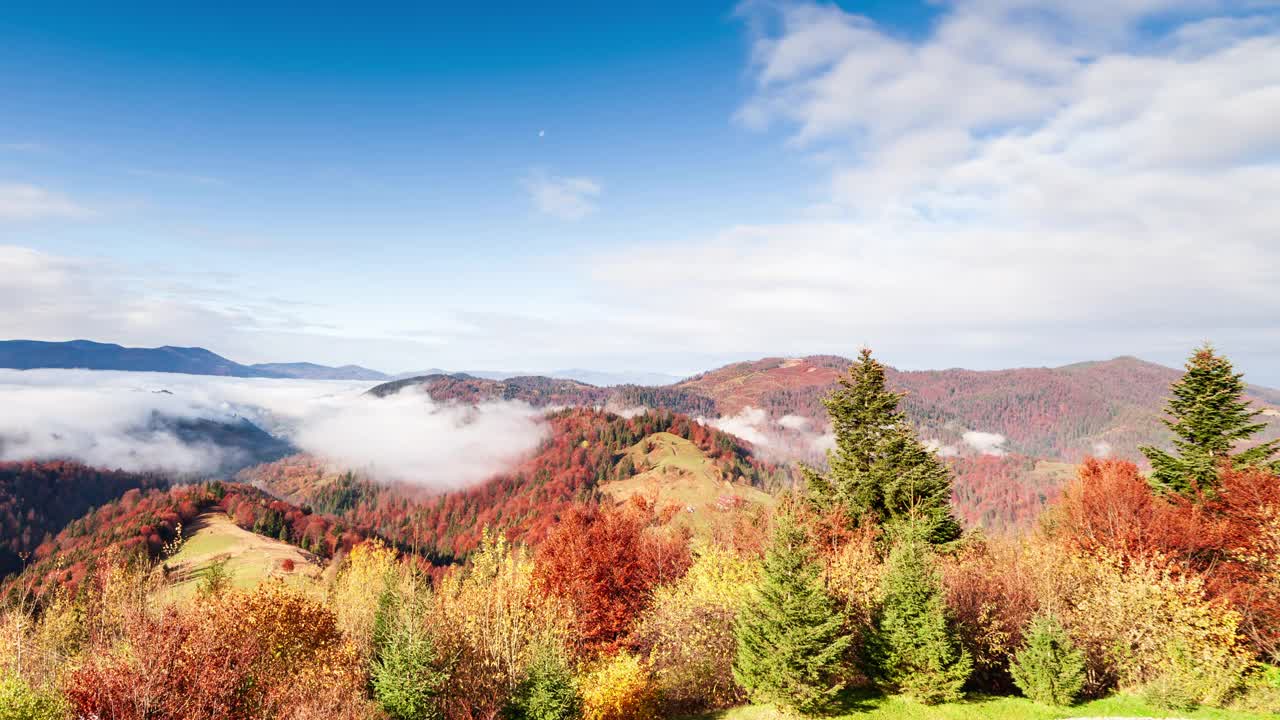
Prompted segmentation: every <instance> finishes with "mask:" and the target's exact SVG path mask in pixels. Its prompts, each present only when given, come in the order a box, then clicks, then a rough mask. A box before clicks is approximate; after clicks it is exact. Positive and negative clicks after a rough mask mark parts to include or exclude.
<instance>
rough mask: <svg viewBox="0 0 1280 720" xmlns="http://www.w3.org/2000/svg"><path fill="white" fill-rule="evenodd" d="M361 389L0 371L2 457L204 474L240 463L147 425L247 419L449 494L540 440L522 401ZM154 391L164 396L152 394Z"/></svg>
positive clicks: (313, 448) (536, 418)
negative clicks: (444, 399) (384, 394)
mask: <svg viewBox="0 0 1280 720" xmlns="http://www.w3.org/2000/svg"><path fill="white" fill-rule="evenodd" d="M368 387H369V383H356V382H347V381H302V380H272V379H257V378H220V377H204V376H194V375H180V374H170V373H124V372H112V371H89V370H27V371H17V370H0V408H3V411H2V412H0V459H4V460H22V459H49V458H73V459H76V460H80V461H82V462H85V463H88V464H92V465H98V466H104V467H111V468H121V469H127V470H161V471H168V472H181V473H207V472H214V471H216V470H217V469H218V468H220V467H223V466H225V465H226V464H228V463H233V462H235V461H236V460H238V459H239V458H237V457H235V456H234V451H231V450H228V449H227V448H225V447H220V446H216V445H213V444H210V443H194V444H193V443H191V442H185V441H184V440H183V439H182V438H180V437H179V434H178V433H176V432H175V431H174V430H173V429H172V427H171V426H170V425H168V424H160V425H157V424H156V423H155V422H154V420H155V418H156V417H157V416H160V417H163V418H171V419H179V420H213V421H219V422H235V421H239V420H240V419H247V420H249V421H251V422H253V423H254V424H256V425H258V426H259V427H261V428H263V429H264V430H267V431H269V432H271V433H273V434H275V435H277V436H279V437H282V438H286V439H288V440H289V441H291V442H292V443H293V444H294V445H295V446H297V447H298V448H300V449H302V450H305V451H307V452H310V453H312V454H315V455H317V456H319V457H322V458H325V459H327V460H329V461H331V462H332V463H333V464H334V465H335V466H338V467H342V468H350V469H359V470H363V471H366V472H369V473H370V474H372V475H373V476H374V477H377V478H379V479H383V480H395V481H401V482H410V483H415V484H420V485H423V486H426V487H430V488H433V489H452V488H458V487H463V486H466V485H469V484H473V483H476V482H480V481H482V480H484V479H486V478H488V477H491V476H492V475H494V474H496V473H498V472H501V471H502V470H504V469H506V468H507V467H508V466H509V465H510V464H511V463H513V462H516V461H517V460H519V458H520V457H522V456H523V455H524V454H526V453H528V452H530V451H531V450H533V449H534V448H535V447H536V446H537V444H538V443H539V442H541V440H542V439H543V437H544V434H545V432H546V429H545V426H544V424H543V423H542V421H541V414H540V413H539V412H538V411H536V410H534V409H532V408H530V407H528V406H527V405H525V404H523V403H512V402H494V403H485V404H481V405H478V406H474V407H471V406H461V405H452V404H439V403H435V402H432V401H431V400H430V398H428V397H426V396H425V395H424V394H422V393H421V392H419V391H416V390H407V391H405V392H402V393H400V394H398V395H396V396H393V397H390V398H386V399H377V398H372V397H369V396H366V395H364V394H363V392H364V390H365V389H367V388H368ZM162 391H163V392H162Z"/></svg>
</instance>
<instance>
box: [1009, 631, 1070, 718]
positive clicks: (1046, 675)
mask: <svg viewBox="0 0 1280 720" xmlns="http://www.w3.org/2000/svg"><path fill="white" fill-rule="evenodd" d="M1009 672H1010V673H1011V674H1012V675H1013V682H1014V684H1015V685H1017V686H1018V689H1019V690H1021V691H1022V694H1023V695H1026V696H1027V697H1029V698H1031V699H1032V700H1034V701H1036V702H1038V703H1043V704H1045V705H1059V706H1067V705H1071V704H1073V703H1075V701H1076V698H1077V697H1079V696H1080V691H1081V690H1083V689H1084V680H1085V674H1084V673H1085V658H1084V651H1082V650H1080V649H1079V648H1077V647H1076V646H1075V644H1074V643H1073V642H1071V636H1070V635H1068V634H1067V631H1066V630H1065V629H1063V627H1062V624H1061V623H1059V622H1058V621H1057V620H1056V619H1054V618H1053V617H1052V616H1050V615H1038V616H1036V617H1035V618H1034V619H1032V621H1031V625H1030V626H1029V627H1028V628H1027V642H1026V645H1025V646H1023V648H1022V649H1021V650H1019V651H1018V654H1017V656H1016V657H1015V658H1014V661H1013V664H1012V665H1011V666H1010V667H1009Z"/></svg>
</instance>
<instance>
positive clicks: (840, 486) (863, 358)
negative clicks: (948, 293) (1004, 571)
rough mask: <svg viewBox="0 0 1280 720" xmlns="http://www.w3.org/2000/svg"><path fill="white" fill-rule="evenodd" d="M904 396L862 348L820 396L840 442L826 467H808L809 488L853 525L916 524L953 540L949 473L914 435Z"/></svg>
mask: <svg viewBox="0 0 1280 720" xmlns="http://www.w3.org/2000/svg"><path fill="white" fill-rule="evenodd" d="M902 397H903V394H902V393H896V392H893V391H891V390H889V389H888V388H887V387H886V386H885V368H884V365H881V364H880V363H879V362H878V361H877V360H876V359H875V358H873V357H871V351H870V350H867V349H863V350H862V352H861V354H860V355H859V356H858V361H857V362H855V363H854V364H853V365H852V366H850V368H849V374H848V376H847V377H845V378H841V380H840V388H838V389H837V390H835V391H834V392H833V393H831V395H830V396H828V397H827V398H825V399H824V400H823V404H825V405H826V407H827V414H828V416H829V417H830V418H831V429H832V432H833V433H834V434H835V440H836V447H835V449H834V450H832V451H830V452H829V453H828V454H827V458H828V466H829V469H828V471H827V472H826V473H825V474H823V473H819V472H818V471H817V470H814V469H813V468H809V467H804V468H803V472H804V475H805V478H806V480H807V482H808V488H809V495H810V497H811V499H812V500H813V501H814V502H815V503H816V504H817V505H818V506H819V507H820V508H823V509H828V508H830V507H831V506H832V505H835V504H840V505H842V506H843V507H844V508H845V509H846V511H847V512H848V513H849V515H850V520H851V521H852V522H853V523H855V524H861V523H864V522H881V523H883V524H885V525H887V526H889V527H890V528H893V527H895V526H901V525H911V526H913V527H914V528H916V529H917V530H918V531H920V532H921V533H923V535H924V536H925V537H926V538H927V539H928V540H929V541H930V542H934V543H942V542H947V541H949V540H954V539H955V538H957V537H959V535H960V525H959V523H957V522H956V519H955V516H954V515H952V513H951V473H950V471H949V470H948V468H947V466H946V465H945V464H943V462H942V461H941V460H939V459H938V458H937V456H936V455H934V454H933V453H932V452H930V451H929V449H928V448H926V447H925V446H924V444H923V443H921V442H920V440H919V439H918V438H917V437H916V434H915V431H914V430H913V429H912V427H911V424H910V423H909V422H907V418H906V415H905V414H903V412H902V411H901V410H899V409H898V404H899V402H900V401H901V400H902Z"/></svg>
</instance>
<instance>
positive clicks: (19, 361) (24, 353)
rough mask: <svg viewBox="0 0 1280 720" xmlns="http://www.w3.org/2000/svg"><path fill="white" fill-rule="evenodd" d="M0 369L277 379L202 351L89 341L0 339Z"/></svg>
mask: <svg viewBox="0 0 1280 720" xmlns="http://www.w3.org/2000/svg"><path fill="white" fill-rule="evenodd" d="M0 367H4V368H13V369H16V370H34V369H37V368H79V369H85V370H132V371H140V372H171V373H187V374H189V375H222V376H228V377H281V376H279V375H275V374H271V373H267V372H264V371H261V370H255V369H254V368H252V367H249V366H247V365H241V364H240V363H237V362H233V361H231V360H228V359H226V358H224V357H222V356H221V355H218V354H216V353H212V352H210V351H208V350H205V349H204V348H198V347H191V348H182V347H172V346H169V345H166V346H164V347H158V348H127V347H122V346H120V345H114V344H109V343H98V342H93V341H91V340H71V341H69V342H41V341H38V340H0Z"/></svg>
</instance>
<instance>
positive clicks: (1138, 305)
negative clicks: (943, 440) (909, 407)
mask: <svg viewBox="0 0 1280 720" xmlns="http://www.w3.org/2000/svg"><path fill="white" fill-rule="evenodd" d="M740 13H741V14H742V15H743V16H744V17H745V18H746V19H747V21H748V25H749V27H750V28H751V32H752V54H751V64H750V75H751V78H752V79H753V81H754V90H753V92H752V93H751V96H750V97H749V98H748V99H747V100H746V101H745V102H744V104H743V105H742V107H741V110H740V112H739V117H740V119H742V120H743V121H744V122H746V123H747V124H748V125H750V126H752V127H757V128H766V129H769V130H770V131H771V132H774V133H781V134H783V135H785V136H786V138H787V143H788V145H789V146H790V148H792V150H793V151H794V152H795V153H797V154H803V155H809V156H812V157H814V158H815V159H818V160H820V161H821V162H820V163H818V164H817V167H820V168H824V170H822V171H820V172H823V173H824V174H825V178H823V179H825V180H826V185H825V187H826V188H827V191H826V193H825V194H823V196H822V197H820V198H819V199H818V201H819V202H820V203H821V204H822V205H823V206H824V211H823V213H821V214H818V215H815V216H814V218H815V219H811V220H797V221H794V222H783V223H775V224H759V225H744V226H737V227H729V228H725V229H723V230H722V231H720V232H718V233H714V234H711V235H709V236H705V237H703V238H702V239H701V240H700V241H693V242H691V241H689V240H688V239H681V240H680V241H679V242H678V243H674V242H673V243H672V244H671V245H670V246H662V247H657V248H652V247H651V248H650V251H649V252H646V253H642V254H641V253H636V252H634V250H633V249H631V248H627V249H625V250H624V251H621V252H618V253H616V254H606V255H604V256H603V257H600V258H598V259H597V264H596V266H595V272H596V273H597V277H598V278H599V279H600V281H601V285H602V287H607V288H608V289H609V290H610V292H612V293H613V294H614V296H615V297H616V298H617V302H618V304H619V306H623V305H624V304H625V305H628V306H630V307H631V308H633V309H634V310H633V312H634V313H635V315H636V317H633V318H632V319H631V320H632V322H634V323H635V324H637V325H646V326H652V327H655V328H662V327H663V325H662V323H663V320H664V318H666V317H668V316H669V315H670V313H668V312H665V308H663V307H661V306H660V305H659V304H658V303H656V302H652V301H649V300H646V298H663V297H665V296H666V293H669V292H672V291H675V290H677V289H678V290H679V291H680V292H681V293H682V298H683V302H682V308H686V309H687V313H688V317H687V318H686V320H687V322H688V325H690V326H696V327H698V328H699V331H698V332H697V333H696V334H695V335H694V336H693V340H692V342H696V343H698V344H699V349H703V348H704V347H707V348H714V347H720V348H723V347H766V348H767V347H780V348H792V347H804V348H823V349H825V348H832V349H838V348H834V347H832V340H831V338H833V337H836V338H850V337H853V338H858V339H859V340H863V339H865V340H866V341H868V342H871V343H873V344H875V346H876V347H877V348H878V349H883V350H889V351H892V352H893V353H894V356H895V357H896V358H905V360H906V361H907V362H911V363H912V364H915V365H917V366H925V367H933V366H935V365H933V364H932V363H936V362H939V360H937V359H936V356H937V354H938V352H939V350H940V349H945V351H946V353H947V355H948V359H947V360H945V362H961V361H966V360H967V359H968V358H980V359H982V360H985V362H984V364H987V363H990V362H991V361H990V360H989V359H988V358H990V357H998V358H1000V360H999V361H998V362H1001V363H1009V362H1027V361H1037V362H1042V361H1044V360H1041V359H1040V358H1043V357H1044V356H1043V355H1041V356H1039V357H1037V353H1038V352H1044V353H1058V354H1059V355H1058V358H1059V359H1063V358H1062V356H1061V354H1060V353H1061V348H1063V347H1072V348H1074V349H1075V351H1076V352H1078V353H1082V356H1083V357H1087V356H1088V355H1093V354H1097V353H1107V352H1111V353H1113V354H1114V353H1116V352H1118V351H1124V349H1126V348H1128V351H1129V352H1139V353H1144V354H1150V355H1153V356H1155V357H1160V358H1162V359H1164V360H1166V361H1172V360H1174V359H1176V358H1177V356H1178V355H1179V354H1181V353H1183V352H1185V348H1186V347H1188V346H1190V345H1192V344H1194V343H1195V342H1197V341H1198V339H1200V338H1203V337H1211V338H1214V339H1215V340H1216V341H1218V342H1219V344H1221V345H1223V346H1224V347H1227V348H1232V347H1239V348H1240V351H1241V352H1245V351H1247V352H1253V353H1256V354H1257V356H1258V357H1259V358H1263V357H1265V356H1266V354H1267V353H1274V352H1276V351H1280V335H1277V334H1276V333H1275V324H1274V318H1275V317H1277V316H1280V295H1278V294H1276V293H1275V292H1274V290H1273V288H1274V287H1276V286H1277V285H1280V244H1278V243H1276V241H1275V237H1276V229H1277V228H1278V227H1280V209H1277V208H1276V207H1275V205H1274V203H1271V202H1269V200H1268V199H1267V198H1269V197H1270V196H1271V194H1273V193H1272V190H1271V189H1272V188H1275V187H1277V186H1280V123H1275V122H1273V121H1272V118H1274V117H1276V116H1277V115H1280V20H1278V19H1277V17H1278V16H1277V13H1276V12H1275V10H1274V5H1271V4H1255V5H1247V4H1233V3H1179V2H1160V1H1157V0H1152V1H1151V2H1141V3H1110V4H1105V3H1069V2H1049V3H1035V4H1034V5H1033V4H1031V3H1028V2H1016V1H1012V0H995V1H992V0H958V1H957V2H954V3H944V4H942V5H940V16H939V17H938V18H937V19H936V21H935V23H934V25H933V26H932V27H931V29H930V30H928V31H927V32H926V33H925V34H924V35H923V36H914V35H910V36H909V35H904V34H902V33H898V32H895V31H894V30H893V29H891V28H886V27H882V26H880V25H878V24H877V23H875V22H874V21H872V20H871V19H869V18H866V17H862V16H859V15H857V14H855V13H851V12H846V11H845V10H842V9H840V8H839V7H837V6H835V5H832V4H825V3H824V4H808V3H765V2H752V3H747V4H745V5H744V6H743V7H742V8H741V9H740ZM762 137H769V136H764V135H762ZM676 252H678V253H679V257H680V262H679V263H670V262H669V261H668V260H667V258H669V257H671V256H672V255H673V253H676ZM860 308H861V309H870V308H876V311H875V312H870V311H865V312H857V311H853V312H851V311H850V309H860ZM743 317H750V318H751V321H750V322H749V323H744V322H741V318H743ZM652 332H654V333H655V334H656V333H659V332H661V330H654V331H652ZM680 335H683V336H685V337H686V339H687V338H688V337H689V335H688V334H687V329H686V327H685V326H683V325H681V326H677V327H675V328H671V329H669V330H668V331H667V335H666V336H664V337H662V338H661V340H660V341H663V342H674V341H675V338H676V337H677V336H680ZM1049 341H1052V342H1049ZM1035 348H1044V350H1041V351H1037V350H1036V349H1035ZM1015 355H1016V356H1018V357H1017V359H1016V360H1015V359H1012V358H1013V357H1014V356H1015ZM908 356H909V357H908ZM930 358H935V359H933V360H931V359H930ZM1046 359H1048V358H1046ZM1064 361H1065V359H1064ZM899 362H903V360H899ZM1259 364H1260V365H1263V367H1264V369H1265V363H1261V362H1260V363H1259ZM988 366H989V365H988Z"/></svg>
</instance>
